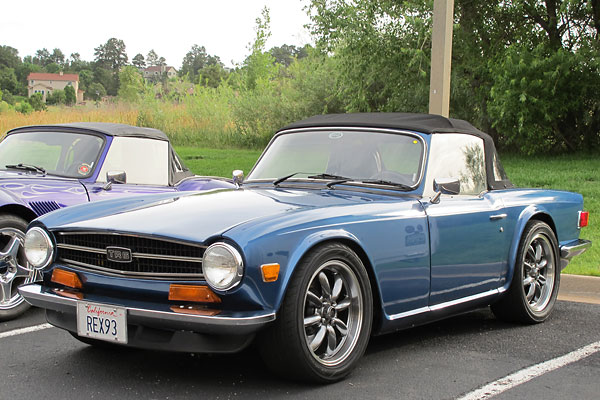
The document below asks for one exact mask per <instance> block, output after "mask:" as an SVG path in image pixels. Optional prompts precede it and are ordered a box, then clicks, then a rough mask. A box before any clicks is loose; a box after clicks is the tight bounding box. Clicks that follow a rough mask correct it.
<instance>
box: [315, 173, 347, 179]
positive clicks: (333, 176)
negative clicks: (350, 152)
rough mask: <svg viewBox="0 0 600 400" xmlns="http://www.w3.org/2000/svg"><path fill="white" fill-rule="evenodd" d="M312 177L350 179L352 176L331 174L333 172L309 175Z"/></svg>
mask: <svg viewBox="0 0 600 400" xmlns="http://www.w3.org/2000/svg"><path fill="white" fill-rule="evenodd" d="M309 178H311V179H339V180H350V179H352V178H348V177H345V176H340V175H331V174H318V175H311V176H309Z"/></svg>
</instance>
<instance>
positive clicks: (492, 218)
mask: <svg viewBox="0 0 600 400" xmlns="http://www.w3.org/2000/svg"><path fill="white" fill-rule="evenodd" d="M506 217H508V215H506V214H496V215H490V221H497V220H499V219H504V218H506Z"/></svg>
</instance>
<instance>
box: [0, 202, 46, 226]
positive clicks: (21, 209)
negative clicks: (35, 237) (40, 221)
mask: <svg viewBox="0 0 600 400" xmlns="http://www.w3.org/2000/svg"><path fill="white" fill-rule="evenodd" d="M0 214H12V215H16V216H17V217H20V218H23V219H24V220H25V221H27V222H31V221H33V220H34V219H36V218H37V217H38V216H37V215H36V214H35V213H34V212H33V211H32V210H31V209H29V208H27V207H25V206H22V205H19V204H5V205H3V206H0Z"/></svg>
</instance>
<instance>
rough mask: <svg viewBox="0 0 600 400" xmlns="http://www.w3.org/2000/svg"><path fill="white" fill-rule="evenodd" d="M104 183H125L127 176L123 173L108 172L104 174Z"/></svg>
mask: <svg viewBox="0 0 600 400" xmlns="http://www.w3.org/2000/svg"><path fill="white" fill-rule="evenodd" d="M106 182H107V183H108V182H110V183H127V174H126V173H125V171H108V172H107V173H106Z"/></svg>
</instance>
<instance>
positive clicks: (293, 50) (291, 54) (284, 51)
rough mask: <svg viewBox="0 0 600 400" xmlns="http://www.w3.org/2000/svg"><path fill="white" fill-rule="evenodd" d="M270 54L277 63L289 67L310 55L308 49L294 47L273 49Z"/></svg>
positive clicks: (283, 46)
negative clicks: (295, 61) (296, 60)
mask: <svg viewBox="0 0 600 400" xmlns="http://www.w3.org/2000/svg"><path fill="white" fill-rule="evenodd" d="M269 53H270V54H271V56H273V58H274V59H275V63H277V64H281V65H284V66H286V67H289V66H290V64H291V63H292V61H294V60H295V59H302V58H304V57H306V56H307V55H308V51H307V47H306V46H304V47H296V46H294V45H291V46H290V45H287V44H284V45H281V46H278V47H273V48H271V50H269Z"/></svg>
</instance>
